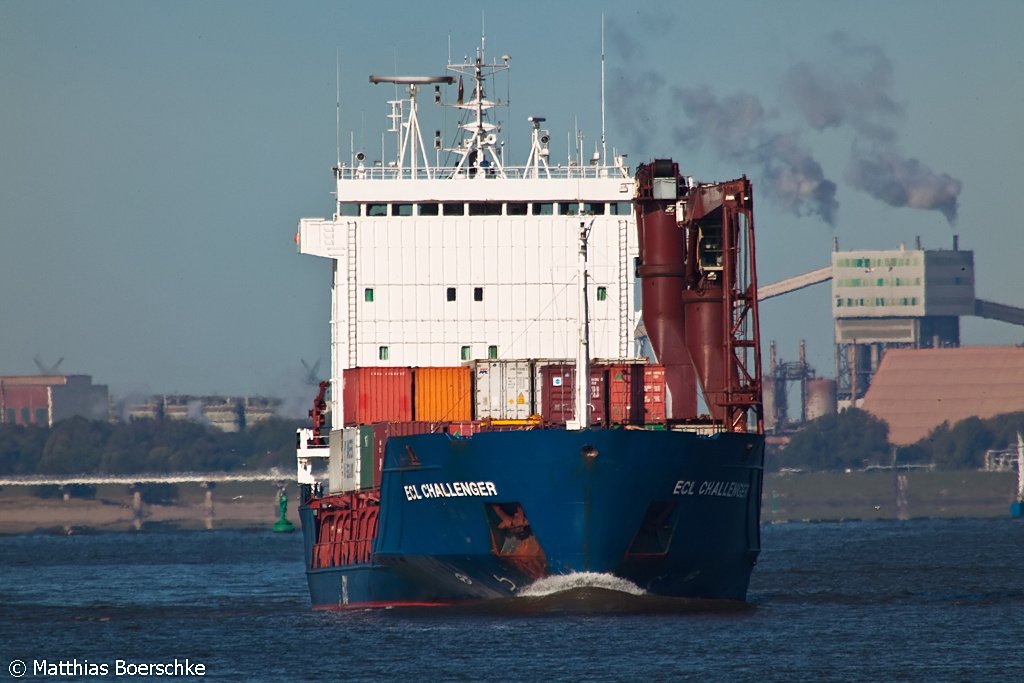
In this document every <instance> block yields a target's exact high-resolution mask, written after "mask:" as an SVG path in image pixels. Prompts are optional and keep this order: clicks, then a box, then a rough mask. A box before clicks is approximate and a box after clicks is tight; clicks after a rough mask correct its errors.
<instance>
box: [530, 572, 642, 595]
mask: <svg viewBox="0 0 1024 683" xmlns="http://www.w3.org/2000/svg"><path fill="white" fill-rule="evenodd" d="M576 588H603V589H605V590H612V591H618V592H619V593H628V594H629V595H645V594H646V593H647V591H645V590H644V589H643V588H641V587H640V586H638V585H636V584H635V583H633V582H632V581H627V580H626V579H623V578H621V577H618V576H615V575H614V574H599V573H597V572H574V573H572V574H556V575H554V576H545V577H544V578H543V579H538V580H537V581H534V582H533V583H531V584H530V585H529V586H525V587H524V588H523V589H522V590H520V591H519V592H518V593H517V594H518V595H519V596H520V597H524V598H536V597H541V596H544V595H552V594H554V593H562V592H564V591H570V590H573V589H576Z"/></svg>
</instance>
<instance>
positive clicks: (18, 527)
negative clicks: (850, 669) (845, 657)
mask: <svg viewBox="0 0 1024 683" xmlns="http://www.w3.org/2000/svg"><path fill="white" fill-rule="evenodd" d="M901 481H902V483H901ZM292 489H293V490H292V492H291V494H292V495H290V496H289V498H290V500H289V505H288V515H287V518H288V520H289V521H290V522H292V524H294V525H295V528H296V529H298V528H299V520H298V513H297V507H298V506H297V496H296V495H295V492H294V485H292ZM1015 490H1016V474H1015V473H1010V472H978V471H951V472H928V471H912V472H897V473H893V472H892V471H872V472H850V473H840V472H818V473H804V474H777V473H768V474H766V475H765V478H764V490H763V495H762V504H761V522H762V524H780V523H787V522H854V521H873V520H884V519H889V520H909V519H934V518H948V519H955V518H1003V517H1009V516H1010V503H1011V502H1012V500H1013V497H1014V493H1015ZM206 496H207V490H205V489H202V488H201V487H199V486H198V485H182V486H181V487H179V490H178V499H177V500H176V501H174V502H173V503H166V504H143V505H142V507H141V510H140V511H139V512H138V513H136V511H135V509H134V508H133V505H132V493H131V491H130V490H129V489H128V488H127V487H125V486H118V485H104V486H98V487H97V488H96V497H95V498H90V499H78V498H72V499H69V500H62V499H59V498H58V499H54V498H37V497H35V496H34V495H32V491H31V490H30V489H29V488H28V487H6V488H4V489H2V490H0V536H8V535H17V534H31V533H55V534H61V533H64V534H68V533H93V532H107V531H117V532H124V531H147V530H156V529H168V530H219V529H254V530H269V529H270V528H271V527H272V526H273V524H274V522H275V521H277V518H278V510H279V508H278V506H277V502H276V496H277V487H276V486H272V485H268V484H265V483H260V482H244V483H233V484H224V485H220V486H218V487H217V488H216V490H215V491H213V493H212V496H211V499H210V500H209V501H208V500H207V497H206ZM211 502H212V514H211V509H210V504H211Z"/></svg>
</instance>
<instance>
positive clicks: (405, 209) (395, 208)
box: [391, 204, 412, 216]
mask: <svg viewBox="0 0 1024 683" xmlns="http://www.w3.org/2000/svg"><path fill="white" fill-rule="evenodd" d="M391 215H392V216H411V215H412V204H392V205H391Z"/></svg>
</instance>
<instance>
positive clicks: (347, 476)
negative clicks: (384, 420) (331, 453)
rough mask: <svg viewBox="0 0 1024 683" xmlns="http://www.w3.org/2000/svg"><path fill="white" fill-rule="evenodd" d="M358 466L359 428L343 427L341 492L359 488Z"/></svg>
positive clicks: (360, 468)
mask: <svg viewBox="0 0 1024 683" xmlns="http://www.w3.org/2000/svg"><path fill="white" fill-rule="evenodd" d="M360 465H361V462H360V459H359V427H345V436H344V437H343V438H342V455H341V470H342V471H341V489H340V490H341V491H343V492H344V491H355V490H356V489H358V488H359V475H360V474H361V470H362V467H360Z"/></svg>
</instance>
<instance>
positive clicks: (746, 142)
mask: <svg viewBox="0 0 1024 683" xmlns="http://www.w3.org/2000/svg"><path fill="white" fill-rule="evenodd" d="M673 98H674V101H675V103H676V104H677V105H678V106H679V107H680V108H681V109H682V111H683V112H684V113H685V114H686V116H687V118H688V119H689V124H682V125H677V126H676V127H675V128H674V131H673V132H674V136H675V140H676V142H678V143H679V144H681V145H683V146H684V147H686V148H688V149H691V150H696V149H699V148H700V147H701V146H702V145H703V144H704V143H705V142H707V143H708V144H710V145H711V146H712V147H713V148H714V151H715V152H716V153H717V154H718V155H719V156H720V157H721V158H722V159H724V160H726V161H735V162H737V163H738V164H742V165H753V166H754V172H755V173H756V175H757V176H758V179H759V180H760V181H761V187H763V188H765V189H766V190H767V193H768V195H769V196H770V197H771V198H773V199H774V200H775V201H777V202H778V203H779V204H781V205H782V206H783V207H784V208H786V209H787V210H789V211H792V212H793V213H795V214H797V215H811V214H813V215H817V216H819V217H821V218H822V220H824V221H825V222H826V223H829V224H832V223H833V222H834V221H835V216H836V211H837V210H838V209H839V202H837V201H836V184H835V183H834V182H832V181H831V180H829V179H828V178H826V177H825V172H824V171H823V170H822V167H821V164H819V163H818V162H817V160H816V159H815V158H814V157H813V156H812V155H811V153H810V150H808V148H807V147H806V146H805V145H803V144H802V143H801V142H800V136H799V134H798V133H795V132H783V131H779V130H774V129H773V127H772V126H771V125H770V123H771V122H770V120H769V119H770V117H769V116H768V115H767V114H766V113H765V110H764V107H763V106H762V105H761V101H760V100H759V99H758V98H757V97H756V96H755V95H752V94H750V93H742V92H741V93H736V94H734V95H730V96H727V97H724V98H722V99H719V98H718V97H717V96H716V95H715V94H714V93H713V92H712V91H711V89H710V88H709V87H708V86H706V85H705V86H700V87H697V88H674V89H673Z"/></svg>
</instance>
